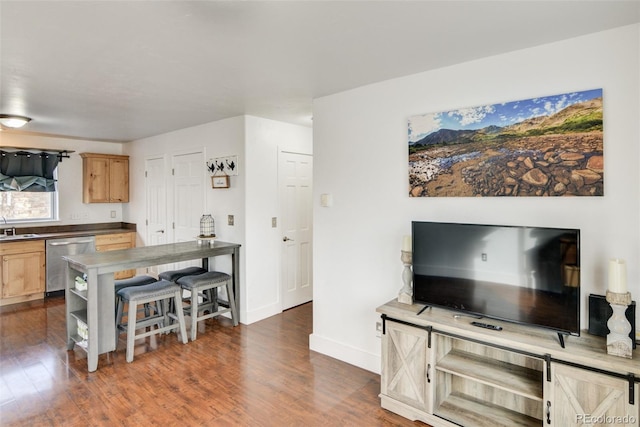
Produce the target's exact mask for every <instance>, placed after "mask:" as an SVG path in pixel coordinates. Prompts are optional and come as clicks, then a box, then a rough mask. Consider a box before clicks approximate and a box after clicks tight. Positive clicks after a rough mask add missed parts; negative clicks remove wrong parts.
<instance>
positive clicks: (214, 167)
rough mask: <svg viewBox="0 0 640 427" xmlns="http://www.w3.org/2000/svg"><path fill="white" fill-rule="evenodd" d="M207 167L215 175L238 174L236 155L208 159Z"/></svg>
mask: <svg viewBox="0 0 640 427" xmlns="http://www.w3.org/2000/svg"><path fill="white" fill-rule="evenodd" d="M207 168H208V169H209V171H210V172H211V173H212V174H216V175H231V176H233V175H238V156H227V157H215V158H213V159H209V161H208V162H207Z"/></svg>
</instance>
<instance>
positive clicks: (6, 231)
mask: <svg viewBox="0 0 640 427" xmlns="http://www.w3.org/2000/svg"><path fill="white" fill-rule="evenodd" d="M2 220H3V221H4V225H5V228H3V229H2V230H3V231H4V235H5V236H10V235H11V234H13V235H14V236H15V235H16V228H15V227H13V228H11V231H12V233H11V234H9V230H10V229H9V228H7V227H6V226H7V225H9V224H8V223H7V218H6V217H5V216H4V215H3V216H2Z"/></svg>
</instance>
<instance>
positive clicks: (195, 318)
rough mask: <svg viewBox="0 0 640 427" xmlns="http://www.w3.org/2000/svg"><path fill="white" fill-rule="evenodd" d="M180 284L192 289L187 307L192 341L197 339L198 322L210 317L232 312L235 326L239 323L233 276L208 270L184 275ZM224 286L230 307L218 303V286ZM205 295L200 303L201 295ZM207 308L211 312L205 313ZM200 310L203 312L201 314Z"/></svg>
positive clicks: (179, 281) (185, 288)
mask: <svg viewBox="0 0 640 427" xmlns="http://www.w3.org/2000/svg"><path fill="white" fill-rule="evenodd" d="M177 283H178V285H180V286H181V287H182V289H184V290H188V291H191V297H190V300H189V306H188V307H185V309H184V311H185V313H186V314H189V315H191V341H195V340H196V336H197V332H198V322H199V321H201V320H206V319H210V318H212V317H216V316H219V315H221V314H224V313H231V321H232V322H233V326H237V325H238V313H237V309H236V302H235V295H234V293H233V281H232V280H231V276H230V275H228V274H226V273H222V272H219V271H207V272H206V273H202V274H197V275H193V276H184V277H181V278H180V279H178V280H177ZM221 286H224V287H225V289H226V291H227V297H228V302H227V304H228V307H225V306H224V305H222V304H218V296H217V288H219V287H221ZM200 296H202V297H203V303H202V304H200V302H199V297H200ZM205 310H209V313H207V314H204V311H205ZM200 312H203V314H202V315H200Z"/></svg>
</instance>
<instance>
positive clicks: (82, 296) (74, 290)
mask: <svg viewBox="0 0 640 427" xmlns="http://www.w3.org/2000/svg"><path fill="white" fill-rule="evenodd" d="M69 292H71V293H72V294H75V295H78V296H79V297H80V298H82V299H83V300H85V301H86V300H87V291H79V290H77V289H75V288H69Z"/></svg>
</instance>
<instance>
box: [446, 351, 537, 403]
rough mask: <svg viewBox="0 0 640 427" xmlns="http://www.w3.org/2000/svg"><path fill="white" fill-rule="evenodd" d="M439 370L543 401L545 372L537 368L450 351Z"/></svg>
mask: <svg viewBox="0 0 640 427" xmlns="http://www.w3.org/2000/svg"><path fill="white" fill-rule="evenodd" d="M436 369H437V370H439V371H442V372H446V373H450V374H452V375H458V376H461V377H464V378H468V379H470V380H473V381H476V382H479V383H482V384H485V385H488V386H491V387H495V388H498V389H501V390H505V391H508V392H510V393H514V394H517V395H520V396H523V397H526V398H528V399H533V400H538V401H542V380H543V378H542V372H540V371H536V370H534V369H530V368H525V367H523V366H518V365H514V364H511V363H508V362H503V361H500V360H494V359H490V358H487V357H485V356H480V355H477V354H473V353H468V352H465V351H460V350H451V351H450V352H449V353H448V354H447V355H446V356H445V357H444V358H443V359H442V360H440V362H438V364H437V365H436Z"/></svg>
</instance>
